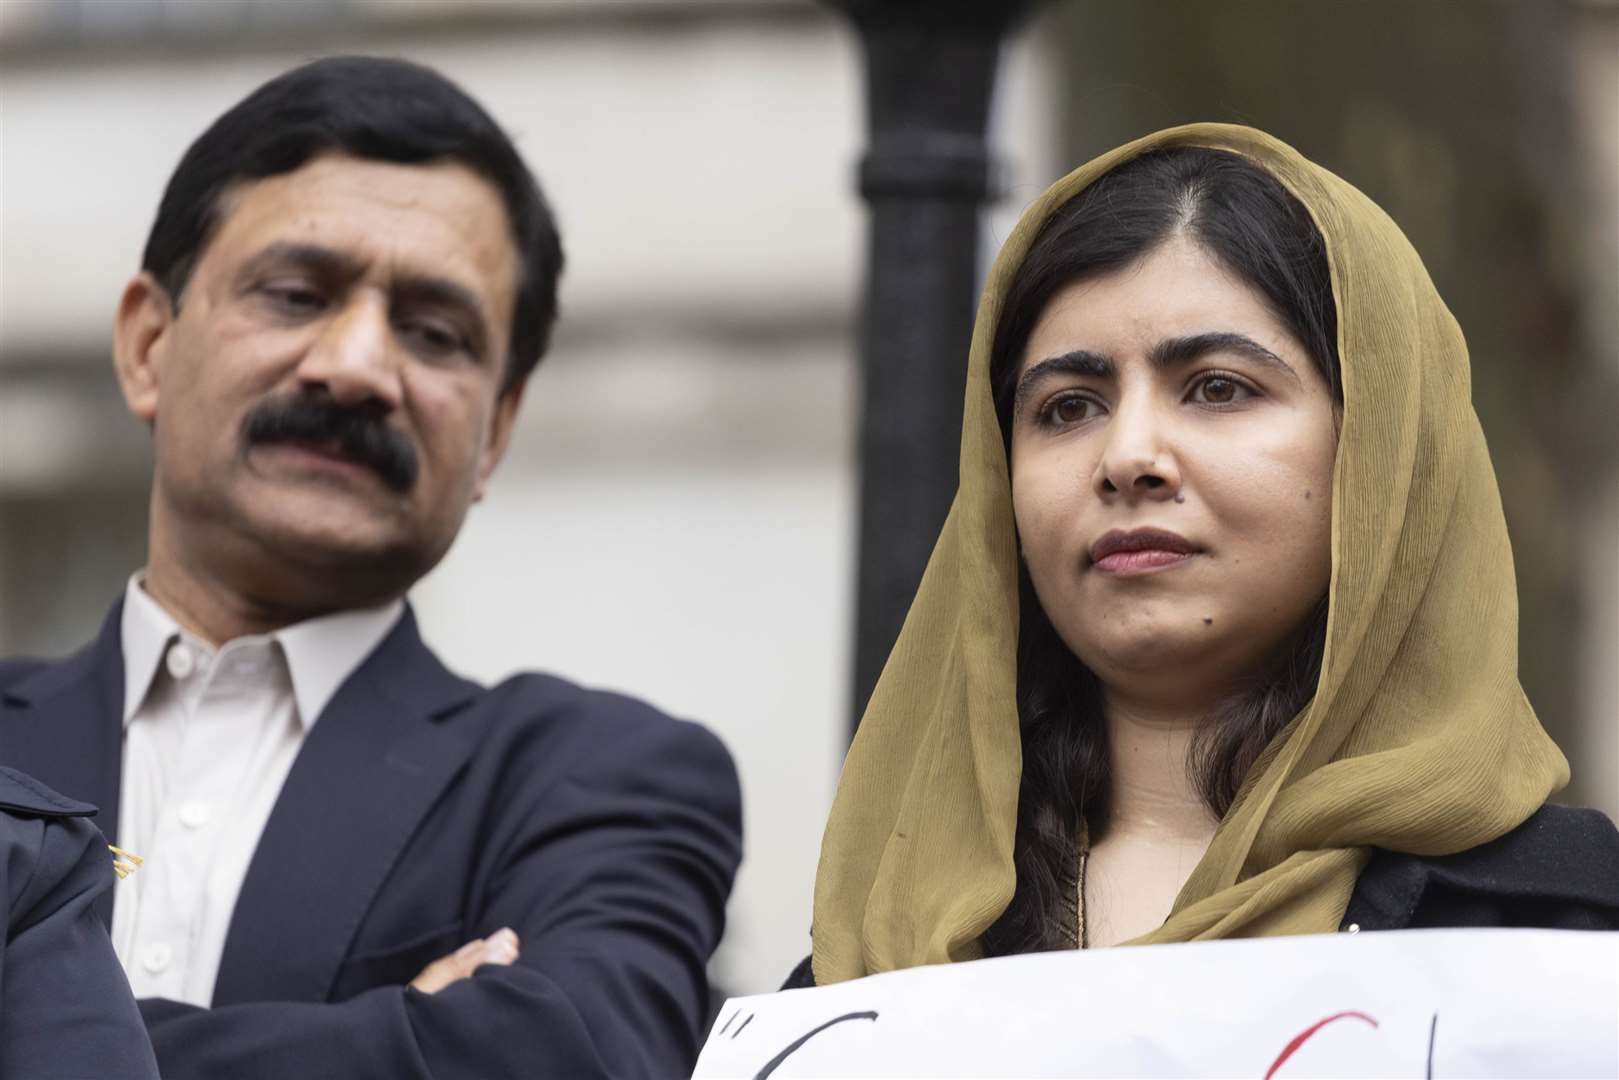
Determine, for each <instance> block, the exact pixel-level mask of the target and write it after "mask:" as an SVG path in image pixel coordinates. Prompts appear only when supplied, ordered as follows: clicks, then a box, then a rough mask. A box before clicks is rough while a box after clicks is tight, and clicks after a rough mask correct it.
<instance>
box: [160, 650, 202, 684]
mask: <svg viewBox="0 0 1619 1080" xmlns="http://www.w3.org/2000/svg"><path fill="white" fill-rule="evenodd" d="M166 663H167V666H168V669H169V674H170V675H173V676H174V677H175V678H176V679H189V678H190V677H191V673H192V672H193V671H196V670H197V659H196V657H194V656H192V655H191V650H190V649H188V648H186V646H185V645H184V644H182V643H180V642H175V643H174V645H173V646H171V647H170V649H169V655H168V659H167V661H166Z"/></svg>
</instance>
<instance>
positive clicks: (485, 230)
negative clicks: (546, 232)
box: [204, 154, 518, 311]
mask: <svg viewBox="0 0 1619 1080" xmlns="http://www.w3.org/2000/svg"><path fill="white" fill-rule="evenodd" d="M299 240H303V241H307V242H311V243H317V244H320V245H323V246H327V247H332V248H336V249H341V250H343V251H344V252H345V253H346V254H348V255H350V256H351V257H352V258H354V259H356V260H357V261H362V262H368V261H371V260H373V259H387V260H390V261H394V260H404V261H407V262H416V263H422V264H426V265H424V266H420V267H418V269H432V270H436V271H457V270H459V271H461V272H463V273H465V272H473V273H477V274H479V275H481V276H484V277H486V278H487V279H488V280H487V285H488V286H489V287H491V288H497V287H498V286H500V285H504V286H505V288H504V289H501V290H500V291H502V292H504V293H505V294H506V295H505V297H503V302H504V303H505V304H506V305H509V304H510V303H511V302H512V301H513V290H514V288H515V282H516V280H517V267H518V252H517V249H516V244H515V241H514V240H513V237H512V231H511V228H510V224H509V218H508V216H507V212H506V207H505V204H504V202H503V201H502V199H501V196H500V192H499V191H498V190H497V189H496V188H495V186H494V185H493V184H492V183H490V182H489V181H488V180H486V179H485V178H484V177H482V176H481V175H479V174H478V173H476V172H474V171H473V170H471V169H470V168H468V167H466V166H465V165H462V164H460V163H458V162H454V161H443V160H440V161H433V162H423V163H416V164H401V163H395V162H389V161H376V160H372V159H368V158H356V157H350V156H348V155H343V154H326V155H322V156H320V157H317V158H314V159H312V160H311V161H309V162H307V163H306V164H304V165H302V166H300V167H299V168H297V169H294V170H292V171H290V172H286V173H280V174H277V175H275V176H268V177H264V178H261V179H243V180H238V181H236V182H235V183H233V184H231V185H230V187H228V188H227V189H226V190H225V192H224V193H223V194H222V196H221V198H220V200H219V204H218V212H217V217H216V221H215V226H214V229H213V238H212V240H211V242H210V244H209V247H210V248H216V247H221V246H223V247H225V248H229V249H231V254H232V255H233V256H235V257H236V258H237V259H246V258H251V257H252V256H253V255H254V254H255V252H257V251H258V250H262V249H263V248H266V247H268V246H270V245H273V244H277V243H286V242H289V241H291V242H296V241H299ZM206 257H207V253H206V252H205V253H204V258H205V259H206ZM507 310H508V311H509V306H508V307H507Z"/></svg>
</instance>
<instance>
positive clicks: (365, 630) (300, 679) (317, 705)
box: [275, 600, 405, 731]
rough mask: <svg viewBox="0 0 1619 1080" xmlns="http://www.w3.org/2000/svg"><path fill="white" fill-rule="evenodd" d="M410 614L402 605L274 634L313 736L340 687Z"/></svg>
mask: <svg viewBox="0 0 1619 1080" xmlns="http://www.w3.org/2000/svg"><path fill="white" fill-rule="evenodd" d="M404 610H405V602H404V601H403V600H394V601H391V602H389V603H387V604H383V605H382V606H381V607H374V608H355V609H354V610H352V611H339V612H334V613H333V614H331V615H321V616H319V617H318V618H314V619H305V620H304V621H303V622H301V623H295V624H293V625H292V626H286V627H283V628H281V629H280V630H277V631H276V632H275V638H276V640H278V641H280V642H281V651H282V652H283V653H285V654H286V657H287V670H288V671H289V672H291V674H292V695H293V697H294V698H295V699H296V700H297V702H298V719H299V722H300V723H302V724H303V726H304V730H305V731H308V730H309V728H310V727H311V726H313V724H314V723H315V720H316V718H317V717H319V716H320V714H321V711H322V710H324V709H325V708H326V706H327V705H328V704H329V703H330V702H331V700H332V697H333V696H334V695H335V694H336V693H337V691H338V688H339V687H341V686H342V685H343V683H344V682H345V681H347V679H348V677H349V676H350V675H352V674H354V671H355V669H356V668H358V667H359V666H360V664H361V663H363V662H364V660H365V658H366V657H368V656H370V655H371V653H372V650H374V649H375V648H376V647H377V646H378V645H380V644H382V639H383V638H385V637H387V636H388V632H389V631H390V630H392V629H393V628H394V624H395V623H397V622H398V621H399V616H400V614H401V613H402V612H403V611H404Z"/></svg>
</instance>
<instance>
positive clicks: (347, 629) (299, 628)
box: [121, 572, 405, 731]
mask: <svg viewBox="0 0 1619 1080" xmlns="http://www.w3.org/2000/svg"><path fill="white" fill-rule="evenodd" d="M141 576H142V575H141V573H139V572H137V573H135V574H134V575H132V576H131V577H130V579H129V584H128V585H127V586H126V587H125V589H124V613H123V625H122V627H121V630H122V634H123V647H124V725H125V726H126V727H127V726H128V725H129V722H130V720H131V719H133V718H134V716H135V712H136V710H138V709H139V708H140V707H141V704H142V703H143V702H144V701H145V700H146V695H147V693H148V692H149V691H150V690H151V687H152V678H153V677H154V676H155V675H156V674H157V666H158V664H159V663H160V662H161V661H162V659H163V653H164V651H165V650H166V649H167V648H168V646H169V643H170V642H171V641H173V640H174V639H175V637H176V636H177V635H180V634H182V633H184V631H183V630H182V628H181V627H180V624H179V623H178V622H177V621H175V618H174V616H172V615H170V614H169V613H168V612H167V611H166V610H164V608H163V605H161V604H159V603H158V602H157V600H156V599H154V598H153V597H152V595H151V594H150V593H148V592H147V591H146V590H145V589H144V588H142V587H141ZM404 610H405V602H404V601H403V600H394V601H391V602H390V603H387V604H383V605H381V606H380V607H374V608H356V609H354V610H352V611H339V612H335V613H334V614H331V615H321V616H319V617H317V618H313V619H305V620H304V621H303V622H301V623H295V624H293V625H292V626H286V627H282V628H281V629H280V630H277V631H276V632H275V633H273V634H271V635H270V637H271V638H273V639H274V640H276V641H278V642H280V643H281V651H282V654H283V655H284V656H285V657H286V660H287V672H288V674H289V675H290V677H291V679H292V694H293V699H294V701H296V702H297V705H298V722H299V723H300V724H301V725H302V726H303V728H304V730H305V731H308V730H309V728H310V727H312V726H313V725H314V723H315V720H316V719H317V718H318V717H319V716H320V714H321V711H322V710H324V709H325V708H326V706H327V705H328V704H329V703H330V702H331V700H332V697H333V696H334V695H335V694H336V693H337V691H338V688H339V687H341V686H342V685H343V683H344V681H345V680H347V679H348V677H349V676H350V675H352V674H354V671H355V669H356V668H358V667H359V666H360V664H361V663H362V662H363V661H364V660H365V658H366V657H368V656H370V655H371V652H372V650H374V649H375V648H376V647H377V646H378V645H380V644H381V643H382V639H383V638H385V637H387V636H388V632H389V631H390V630H392V629H393V628H394V624H395V623H397V622H398V621H399V616H400V614H401V613H403V611H404Z"/></svg>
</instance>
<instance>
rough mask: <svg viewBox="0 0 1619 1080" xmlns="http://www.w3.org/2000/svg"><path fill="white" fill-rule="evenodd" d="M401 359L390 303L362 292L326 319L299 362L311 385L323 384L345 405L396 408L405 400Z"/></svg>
mask: <svg viewBox="0 0 1619 1080" xmlns="http://www.w3.org/2000/svg"><path fill="white" fill-rule="evenodd" d="M400 374H401V373H400V357H399V353H398V347H397V343H396V342H395V341H394V339H393V328H392V326H391V325H390V323H389V319H388V310H387V306H386V303H385V302H384V301H383V300H382V299H381V298H376V297H369V296H365V295H358V296H355V297H353V298H351V299H350V300H349V301H348V302H347V303H345V304H344V305H343V307H342V308H340V309H339V310H338V311H336V312H334V313H333V315H332V316H331V317H330V318H329V319H327V320H326V322H325V323H324V325H322V326H321V328H320V334H319V336H318V337H317V338H316V339H315V341H314V343H313V344H312V345H311V346H310V348H309V351H308V352H307V353H305V354H304V359H303V362H302V363H301V364H299V365H298V379H299V381H300V382H301V383H302V384H303V385H304V387H305V388H306V389H310V388H314V387H320V388H322V389H324V390H325V391H326V392H327V393H328V394H330V395H331V398H332V400H333V401H335V402H337V403H338V404H339V405H350V406H353V405H364V404H369V403H376V404H378V405H380V406H382V407H383V408H384V409H386V410H389V411H392V410H393V409H396V408H398V407H399V404H400V401H401V398H402V394H403V391H402V387H401V383H400Z"/></svg>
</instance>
